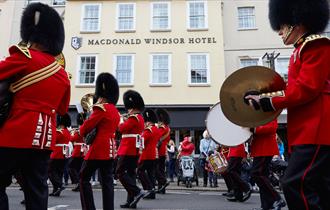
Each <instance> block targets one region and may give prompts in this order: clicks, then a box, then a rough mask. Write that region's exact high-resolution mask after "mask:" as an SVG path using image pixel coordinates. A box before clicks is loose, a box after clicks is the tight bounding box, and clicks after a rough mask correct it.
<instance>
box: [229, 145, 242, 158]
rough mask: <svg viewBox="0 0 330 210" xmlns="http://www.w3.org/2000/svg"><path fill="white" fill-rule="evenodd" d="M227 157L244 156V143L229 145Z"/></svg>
mask: <svg viewBox="0 0 330 210" xmlns="http://www.w3.org/2000/svg"><path fill="white" fill-rule="evenodd" d="M227 157H228V158H231V157H241V158H246V152H245V148H244V144H240V145H237V146H235V147H229V152H228V156H227Z"/></svg>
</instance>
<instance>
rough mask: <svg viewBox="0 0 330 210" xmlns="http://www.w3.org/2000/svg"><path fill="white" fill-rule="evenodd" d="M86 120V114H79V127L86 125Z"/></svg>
mask: <svg viewBox="0 0 330 210" xmlns="http://www.w3.org/2000/svg"><path fill="white" fill-rule="evenodd" d="M85 119H86V113H85V112H84V113H78V114H77V125H82V124H84V121H85Z"/></svg>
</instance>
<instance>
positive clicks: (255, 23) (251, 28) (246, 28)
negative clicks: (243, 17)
mask: <svg viewBox="0 0 330 210" xmlns="http://www.w3.org/2000/svg"><path fill="white" fill-rule="evenodd" d="M243 8H252V9H253V22H254V26H252V27H240V12H239V11H240V9H243ZM256 21H257V18H256V8H255V6H242V7H237V30H238V31H244V30H256V29H257V22H256Z"/></svg>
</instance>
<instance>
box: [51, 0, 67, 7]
mask: <svg viewBox="0 0 330 210" xmlns="http://www.w3.org/2000/svg"><path fill="white" fill-rule="evenodd" d="M56 1H57V0H52V6H54V7H61V6H62V7H63V6H65V5H66V0H63V2H64V4H54V3H55V2H56Z"/></svg>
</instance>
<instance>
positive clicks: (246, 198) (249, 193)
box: [239, 189, 252, 202]
mask: <svg viewBox="0 0 330 210" xmlns="http://www.w3.org/2000/svg"><path fill="white" fill-rule="evenodd" d="M251 193H252V191H251V189H250V190H248V191H247V192H243V197H242V199H239V201H240V202H244V201H246V200H248V199H249V198H250V197H251Z"/></svg>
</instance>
